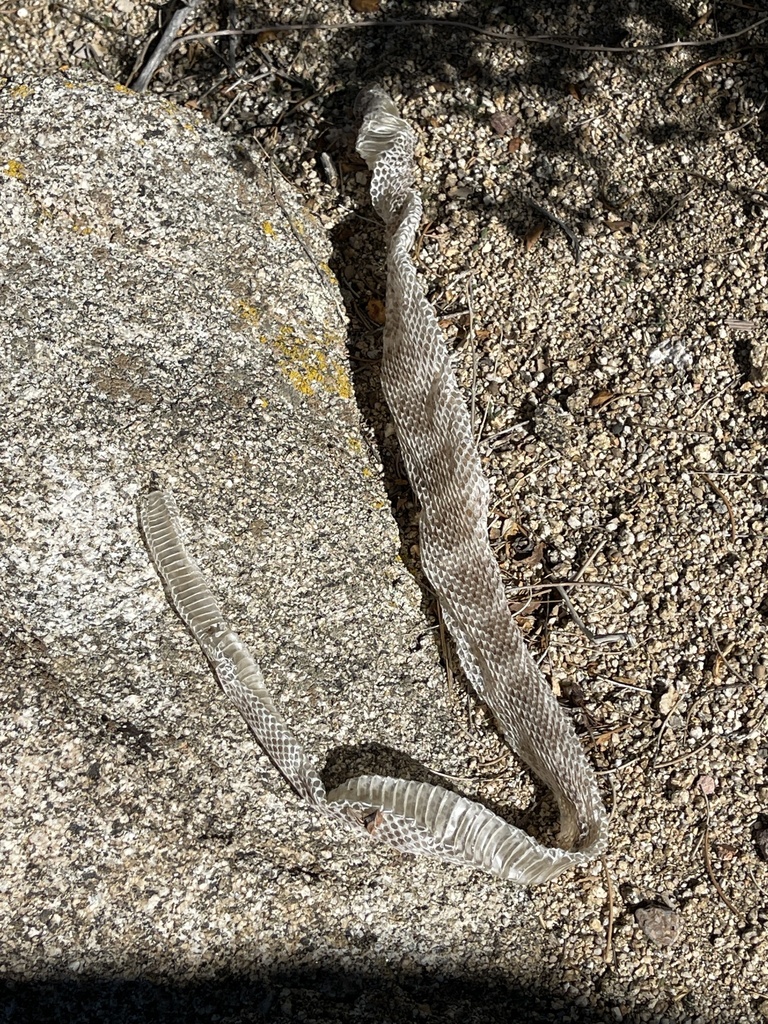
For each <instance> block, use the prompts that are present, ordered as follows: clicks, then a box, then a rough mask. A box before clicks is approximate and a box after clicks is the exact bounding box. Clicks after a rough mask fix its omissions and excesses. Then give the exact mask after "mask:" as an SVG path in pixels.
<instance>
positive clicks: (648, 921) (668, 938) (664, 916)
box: [635, 904, 683, 946]
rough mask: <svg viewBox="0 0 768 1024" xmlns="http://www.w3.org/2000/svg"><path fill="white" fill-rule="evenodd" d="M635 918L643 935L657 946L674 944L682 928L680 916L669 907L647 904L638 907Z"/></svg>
mask: <svg viewBox="0 0 768 1024" xmlns="http://www.w3.org/2000/svg"><path fill="white" fill-rule="evenodd" d="M635 920H636V921H637V923H638V924H639V925H640V927H641V928H642V930H643V932H644V933H645V935H646V936H647V937H648V938H649V939H650V940H651V942H655V943H656V945H657V946H674V944H675V943H676V942H677V940H678V939H679V937H680V931H681V930H682V923H683V922H682V918H681V917H680V915H679V914H678V913H677V911H676V910H672V908H671V907H664V906H658V905H655V904H654V905H649V906H645V907H638V908H637V910H636V911H635Z"/></svg>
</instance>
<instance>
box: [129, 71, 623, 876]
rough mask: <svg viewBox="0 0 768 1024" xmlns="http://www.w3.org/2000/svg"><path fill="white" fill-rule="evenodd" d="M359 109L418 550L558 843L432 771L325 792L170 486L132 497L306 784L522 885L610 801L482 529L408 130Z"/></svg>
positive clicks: (188, 602)
mask: <svg viewBox="0 0 768 1024" xmlns="http://www.w3.org/2000/svg"><path fill="white" fill-rule="evenodd" d="M358 112H359V114H360V116H361V117H362V127H361V129H360V134H359V136H358V141H357V149H358V152H359V153H360V155H361V156H362V157H363V158H364V159H365V160H366V162H367V164H368V166H369V168H370V169H371V171H372V180H371V198H372V202H373V206H374V208H375V210H376V212H377V213H378V214H379V216H380V217H381V218H382V220H383V221H384V222H385V224H386V226H387V239H388V242H387V245H388V250H387V308H386V327H385V330H384V354H383V360H382V368H381V374H382V385H383V388H384V393H385V397H386V399H387V402H388V404H389V408H390V411H391V413H392V416H393V418H394V421H395V426H396V428H397V435H398V439H399V442H400V447H401V449H402V453H403V458H404V461H405V465H406V469H407V472H408V476H409V478H410V481H411V485H412V487H413V490H414V492H415V494H416V497H417V498H418V501H419V503H420V505H421V509H422V512H421V523H420V550H421V560H422V564H423V567H424V571H425V572H426V574H427V576H428V578H429V581H430V583H431V585H432V587H433V588H434V590H435V592H436V594H437V595H438V597H439V600H440V604H441V607H442V611H443V615H444V617H445V621H446V623H447V625H448V628H449V629H450V632H451V634H452V636H453V639H454V641H455V644H456V648H457V650H458V654H459V658H460V660H461V664H462V667H463V669H464V671H465V673H466V675H467V678H468V679H469V681H470V683H471V684H472V686H473V687H474V689H475V690H476V691H477V693H478V695H479V696H480V697H481V698H482V699H483V701H485V703H486V704H487V705H488V706H489V707H490V709H491V711H492V712H493V714H494V716H495V718H496V720H497V722H498V723H499V724H500V726H501V728H502V730H503V732H504V737H505V739H506V740H507V742H508V743H509V745H510V747H511V748H512V749H513V750H514V751H515V752H516V753H517V754H519V755H520V757H521V758H523V760H525V761H526V762H527V764H528V765H529V766H530V767H531V768H532V769H533V771H534V772H535V773H536V774H537V775H538V776H539V777H540V778H541V779H542V780H543V781H544V782H545V783H546V784H547V785H548V786H549V787H550V789H551V790H552V791H553V793H554V794H555V797H556V799H557V802H558V805H559V809H560V821H561V827H560V836H559V842H560V844H561V847H562V848H560V847H558V848H549V847H545V846H542V845H541V844H540V843H539V842H537V841H536V840H535V839H534V838H533V837H532V836H530V835H528V834H527V833H526V832H523V831H522V830H520V829H518V828H515V827H514V826H512V825H509V824H508V823H507V822H506V821H504V820H503V819H502V818H500V817H498V816H497V815H496V814H493V813H492V812H491V811H489V810H488V809H487V808H485V807H483V806H482V805H481V804H478V803H475V802H474V801H471V800H467V799H466V798H464V797H461V796H457V795H456V794H455V793H452V792H449V791H448V790H445V789H443V788H442V787H440V786H433V785H430V784H428V783H415V782H408V781H406V780H403V779H388V778H381V777H379V776H363V777H361V778H358V779H352V780H350V781H348V782H346V783H344V784H343V785H341V786H339V787H338V788H337V789H335V790H333V791H332V792H331V793H328V794H326V792H325V787H324V785H323V782H322V780H321V779H320V776H319V775H318V774H317V772H316V770H315V769H314V767H313V766H312V765H311V764H310V763H309V760H308V758H307V756H306V754H305V752H304V750H303V748H302V746H301V744H300V743H299V741H298V740H297V739H296V738H295V737H294V736H293V734H292V733H291V732H290V730H289V729H288V726H287V725H286V723H285V722H284V721H283V719H282V717H281V716H280V714H279V712H278V711H277V709H276V708H275V705H274V704H273V703H272V700H271V698H270V696H269V694H268V692H267V691H266V689H265V688H264V681H263V678H262V674H261V672H260V670H259V667H258V666H257V665H256V663H255V662H254V660H253V658H252V657H251V655H250V653H249V652H248V650H247V649H246V647H245V646H244V644H243V643H242V641H241V640H240V639H239V638H238V636H237V634H236V633H235V632H234V631H233V630H232V629H231V627H230V626H229V624H228V623H227V621H226V620H225V618H224V615H223V614H222V612H221V610H220V608H219V607H218V605H217V604H216V601H215V599H214V597H213V595H212V593H211V591H210V589H209V588H208V585H207V583H206V582H205V580H204V578H203V576H202V574H201V573H200V570H199V569H198V567H197V566H196V565H195V563H194V562H193V561H192V559H191V558H190V557H189V555H188V554H187V552H186V549H185V546H184V541H183V538H182V533H181V528H180V525H179V521H178V515H177V512H176V508H175V505H174V503H173V499H172V498H171V497H170V495H168V494H166V493H163V492H162V491H152V492H150V493H149V494H148V495H147V496H146V497H145V498H144V499H143V500H142V502H141V506H140V519H141V524H142V529H143V532H144V536H145V539H146V541H147V546H148V548H149V551H150V554H151V556H152V559H153V561H154V563H155V565H156V567H157V569H158V572H159V574H160V577H161V578H162V580H163V582H164V583H165V586H166V589H167V592H168V594H169V596H170V600H171V602H172V604H173V606H174V607H175V608H176V610H177V611H178V613H179V615H180V616H181V617H182V619H183V620H184V622H185V623H186V624H187V626H188V627H189V629H190V631H191V632H192V634H193V636H194V637H195V639H196V640H197V641H198V643H199V644H200V646H201V647H202V649H203V651H204V652H205V654H206V656H207V658H208V659H209V661H210V662H211V664H212V665H213V668H214V670H215V672H216V675H217V677H218V679H219V682H220V683H221V686H222V688H223V690H224V692H225V694H226V695H227V696H228V697H229V699H230V700H231V701H232V702H233V704H234V705H235V706H236V707H237V709H238V710H239V711H240V713H241V714H242V716H243V717H244V718H245V720H246V722H247V723H248V725H249V726H250V727H251V729H252V730H253V732H254V734H255V736H256V738H257V740H258V741H259V743H260V744H261V746H262V747H263V748H264V750H265V752H266V753H267V754H268V755H269V757H270V758H271V760H272V762H273V763H274V764H275V766H276V767H277V768H278V769H279V770H280V772H281V773H282V774H283V776H284V777H285V778H286V780H287V781H288V782H289V784H290V785H291V786H292V788H293V789H294V790H295V791H296V793H297V794H298V795H299V796H300V797H302V798H303V799H304V800H306V801H307V803H309V804H311V805H312V806H314V807H316V808H318V809H320V810H322V811H323V812H324V813H326V814H328V815H330V816H332V817H334V818H337V819H341V820H343V821H345V822H347V823H348V824H350V825H352V826H353V827H354V828H356V829H358V830H359V831H361V832H362V831H367V832H368V833H369V834H370V835H371V836H372V837H373V838H374V839H376V840H379V841H381V842H385V843H389V844H390V845H391V846H394V847H395V848H396V849H398V850H402V851H404V852H408V853H421V854H426V855H430V856H435V857H439V858H441V859H442V860H445V861H450V862H453V863H458V864H464V865H467V866H470V867H476V868H480V869H481V870H484V871H489V872H491V873H492V874H494V875H498V876H499V877H500V878H504V879H509V880H510V881H514V882H518V883H521V884H525V885H528V884H534V883H540V882H545V881H548V880H549V879H551V878H554V877H555V876H557V875H558V874H560V873H561V872H562V871H564V870H566V869H567V868H571V867H574V866H576V865H580V864H584V863H586V862H587V861H589V860H591V859H592V858H594V857H595V856H597V855H598V854H599V853H600V852H601V851H602V849H603V847H604V845H605V830H606V822H605V812H604V809H603V806H602V803H601V800H600V796H599V794H598V790H597V785H596V781H595V776H594V773H593V772H592V769H591V768H590V765H589V763H588V761H587V759H586V756H585V754H584V752H583V750H582V748H581V745H580V743H579V741H578V739H577V737H576V734H575V732H574V730H573V727H572V725H571V723H570V721H569V720H568V719H567V718H566V717H565V715H564V713H563V712H562V710H561V709H560V707H559V705H558V704H557V701H556V700H555V698H554V696H553V694H552V691H551V689H550V687H549V686H548V685H547V683H546V681H545V679H544V678H543V676H542V675H541V673H540V671H539V670H538V668H537V666H536V664H535V662H534V661H533V658H532V657H531V655H530V653H529V652H528V649H527V648H526V646H525V644H524V642H523V638H522V636H521V634H520V631H519V630H518V628H517V626H516V625H515V623H514V621H513V619H512V615H511V614H510V611H509V607H508V604H507V600H506V597H505V595H504V588H503V584H502V579H501V574H500V572H499V568H498V565H497V563H496V560H495V558H494V556H493V552H492V550H491V547H490V543H489V540H488V535H487V526H486V524H487V511H488V498H489V494H488V485H487V482H486V480H485V478H484V476H483V474H482V469H481V466H480V459H479V457H478V455H477V452H476V450H475V446H474V442H473V438H472V431H471V425H470V417H469V413H468V411H467V408H466V406H465V404H464V401H463V399H462V396H461V394H460V392H459V389H458V385H457V384H456V380H455V377H454V374H453V371H452V369H451V364H450V358H449V354H448V349H447V347H446V344H445V342H444V340H443V338H442V335H441V333H440V329H439V327H438V324H437V320H436V317H435V314H434V312H433V310H432V308H431V306H430V305H429V303H428V302H427V300H426V298H425V296H424V293H423V290H422V288H421V286H420V284H419V282H418V279H417V276H416V270H415V267H414V265H413V262H412V260H411V257H410V250H411V248H412V246H413V243H414V240H415V236H416V231H417V229H418V226H419V222H420V220H421V215H422V205H421V200H420V198H419V196H418V194H417V192H416V191H415V190H414V189H413V188H412V181H413V174H414V164H413V150H414V146H415V142H416V136H415V135H414V133H413V131H412V130H411V128H410V127H409V126H408V124H407V123H406V122H405V121H404V120H402V118H401V117H400V116H399V113H398V110H397V107H396V106H395V105H394V103H393V102H392V100H391V99H390V98H389V96H387V94H386V93H384V92H383V91H382V90H381V89H378V88H373V89H369V90H366V91H365V92H364V93H362V94H361V96H360V97H359V98H358Z"/></svg>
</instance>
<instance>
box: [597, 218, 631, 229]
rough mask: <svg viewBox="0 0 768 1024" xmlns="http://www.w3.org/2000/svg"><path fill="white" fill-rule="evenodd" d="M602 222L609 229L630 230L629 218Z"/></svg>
mask: <svg viewBox="0 0 768 1024" xmlns="http://www.w3.org/2000/svg"><path fill="white" fill-rule="evenodd" d="M603 223H604V224H605V226H606V227H607V228H610V229H611V231H630V230H631V229H632V221H631V220H606V221H604V222H603Z"/></svg>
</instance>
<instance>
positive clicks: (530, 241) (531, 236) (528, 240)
mask: <svg viewBox="0 0 768 1024" xmlns="http://www.w3.org/2000/svg"><path fill="white" fill-rule="evenodd" d="M545 227H546V224H545V223H544V221H543V220H542V221H539V223H538V224H534V225H533V227H532V228H530V229H529V230H528V231H527V232H526V234H525V251H526V252H530V251H531V249H532V248H533V247H534V245H536V243H537V242H538V240H539V239H540V238H541V236H542V235H543V234H544V228H545Z"/></svg>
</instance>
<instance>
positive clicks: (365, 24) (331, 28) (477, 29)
mask: <svg viewBox="0 0 768 1024" xmlns="http://www.w3.org/2000/svg"><path fill="white" fill-rule="evenodd" d="M767 21H768V15H766V16H765V17H764V18H758V19H757V21H753V22H752V24H751V25H747V27H746V28H742V29H739V31H738V32H730V33H728V34H727V35H723V36H715V37H714V38H713V39H701V40H696V39H681V40H678V41H677V42H674V43H641V44H639V45H638V46H600V45H597V46H594V45H591V44H589V43H566V42H563V41H562V40H560V39H556V38H555V37H554V36H521V35H517V34H516V33H513V32H499V31H496V30H494V29H490V28H484V27H483V26H481V25H473V24H471V23H470V22H468V21H450V20H447V19H442V18H409V19H406V20H393V19H382V20H381V21H377V20H374V19H369V18H366V19H364V20H362V21H344V22H341V23H339V24H338V25H329V24H327V23H325V22H319V23H317V24H312V25H308V24H306V23H304V22H302V23H293V24H287V25H262V26H261V27H260V28H250V29H247V28H246V29H220V30H219V31H218V32H195V33H192V34H189V35H185V36H181V37H180V38H179V39H177V40H176V42H175V43H174V44H173V45H174V46H180V45H182V44H183V43H185V42H190V41H191V40H193V39H211V38H213V37H215V36H229V35H234V34H235V32H237V33H238V34H239V35H244V36H245V35H248V36H257V35H261V33H262V32H341V31H343V30H344V29H360V28H411V27H414V26H423V25H431V26H434V27H435V28H449V29H464V30H466V31H468V32H474V33H476V34H477V35H480V36H485V37H486V38H488V39H498V40H501V41H502V42H505V43H515V44H517V45H518V46H524V45H538V46H553V47H555V48H556V49H559V50H575V51H586V52H589V53H650V52H653V51H657V50H675V49H677V48H678V47H685V46H687V47H694V48H696V47H705V46H718V45H719V44H720V43H725V42H727V41H728V40H730V39H740V38H741V37H742V36H745V35H748V34H749V33H750V32H753V31H754V30H755V29H756V28H759V27H760V26H761V25H764V24H765V23H766V22H767Z"/></svg>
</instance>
